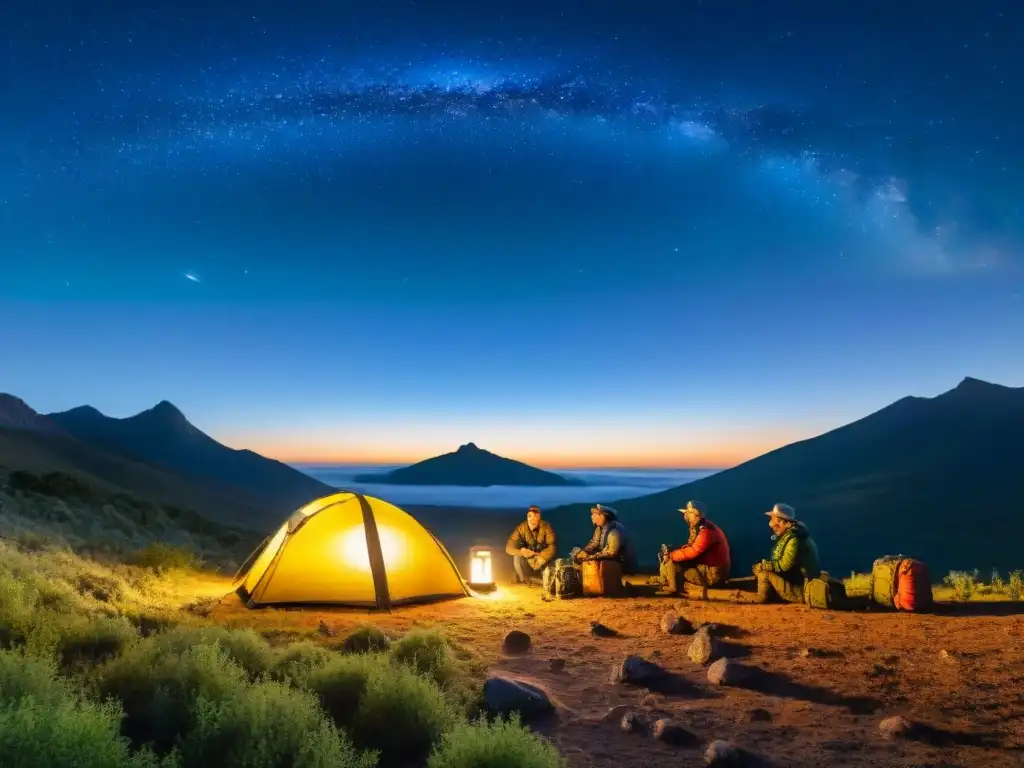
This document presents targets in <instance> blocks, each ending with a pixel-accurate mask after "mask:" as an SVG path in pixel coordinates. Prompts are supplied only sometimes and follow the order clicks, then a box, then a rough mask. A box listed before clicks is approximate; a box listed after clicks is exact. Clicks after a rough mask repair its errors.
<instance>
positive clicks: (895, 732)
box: [878, 715, 914, 741]
mask: <svg viewBox="0 0 1024 768" xmlns="http://www.w3.org/2000/svg"><path fill="white" fill-rule="evenodd" d="M878 731H879V733H881V734H882V736H883V737H885V738H886V739H889V740H890V741H895V740H896V739H908V738H910V737H911V736H912V735H913V732H914V724H913V723H912V722H910V721H909V720H907V718H905V717H903V715H893V716H892V717H887V718H885V719H884V720H883V721H882V722H880V723H879V724H878Z"/></svg>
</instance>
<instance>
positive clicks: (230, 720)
mask: <svg viewBox="0 0 1024 768" xmlns="http://www.w3.org/2000/svg"><path fill="white" fill-rule="evenodd" d="M180 754H181V757H182V758H183V763H184V764H185V765H228V766H259V767H260V768H264V766H265V767H266V768H278V767H279V768H290V767H291V766H303V768H373V766H374V764H375V763H376V759H377V756H376V755H375V754H373V753H360V752H357V751H356V750H355V749H354V747H353V746H352V744H351V742H350V741H349V740H348V739H347V738H345V737H344V736H342V734H340V733H339V732H338V729H337V728H335V727H334V725H332V724H331V722H330V721H329V720H328V719H327V717H326V716H325V715H324V713H323V711H322V710H321V709H320V707H319V705H318V704H317V701H316V697H315V696H314V695H313V694H311V693H308V692H306V691H300V690H296V689H295V688H291V687H289V686H287V685H285V684H283V683H279V682H274V681H269V680H267V681H263V682H260V683H257V684H255V685H250V686H246V687H244V688H239V689H237V690H236V691H235V692H234V693H232V694H231V695H229V696H227V697H224V698H220V699H212V700H211V699H205V698H202V699H200V700H199V701H198V702H197V703H196V707H195V726H194V727H193V729H192V730H191V731H190V732H189V733H188V734H187V735H186V736H185V738H184V739H183V741H182V744H181V748H180Z"/></svg>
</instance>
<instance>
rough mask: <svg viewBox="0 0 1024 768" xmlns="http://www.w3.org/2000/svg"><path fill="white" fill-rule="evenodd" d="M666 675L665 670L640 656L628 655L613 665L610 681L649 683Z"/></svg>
mask: <svg viewBox="0 0 1024 768" xmlns="http://www.w3.org/2000/svg"><path fill="white" fill-rule="evenodd" d="M664 677H665V670H664V669H662V668H661V667H659V666H658V665H657V664H654V663H652V662H650V661H646V660H645V659H641V658H640V657H639V656H627V657H626V658H624V659H623V660H622V661H620V662H618V663H616V664H615V665H614V666H612V670H611V674H610V675H609V681H610V682H611V683H612V684H615V683H629V684H631V685H649V684H650V683H654V682H657V681H658V680H661V679H663V678H664Z"/></svg>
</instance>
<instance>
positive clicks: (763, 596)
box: [754, 504, 821, 603]
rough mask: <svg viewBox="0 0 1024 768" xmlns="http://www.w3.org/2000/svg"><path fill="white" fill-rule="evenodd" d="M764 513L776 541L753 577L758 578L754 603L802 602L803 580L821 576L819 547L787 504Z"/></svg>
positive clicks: (779, 505)
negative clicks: (776, 599)
mask: <svg viewBox="0 0 1024 768" xmlns="http://www.w3.org/2000/svg"><path fill="white" fill-rule="evenodd" d="M765 514H766V515H768V525H769V527H770V528H771V529H772V533H774V534H775V537H776V541H775V548H774V549H773V550H772V554H771V558H770V559H768V560H762V561H761V562H760V563H757V564H756V565H755V566H754V575H755V576H757V598H756V599H755V602H758V603H767V602H768V601H769V600H771V599H772V598H778V599H780V600H783V601H785V602H787V603H801V602H803V599H804V581H805V580H806V579H815V578H817V577H818V576H820V575H821V566H820V565H819V561H818V546H817V544H815V543H814V539H812V538H811V536H810V533H809V532H808V531H807V526H806V525H804V524H803V523H802V522H800V521H799V520H797V519H796V512H795V511H794V510H793V508H792V507H791V506H789V505H788V504H776V505H775V506H774V507H772V509H771V511H770V512H765Z"/></svg>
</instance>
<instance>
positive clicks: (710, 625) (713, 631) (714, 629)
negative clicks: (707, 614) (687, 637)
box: [693, 621, 722, 637]
mask: <svg viewBox="0 0 1024 768" xmlns="http://www.w3.org/2000/svg"><path fill="white" fill-rule="evenodd" d="M693 631H694V632H701V631H703V632H707V633H708V634H709V635H711V636H712V637H717V636H719V635H721V634H722V628H721V627H720V626H718V625H717V624H715V623H714V622H712V621H699V622H697V624H696V625H695V626H694V628H693Z"/></svg>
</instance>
